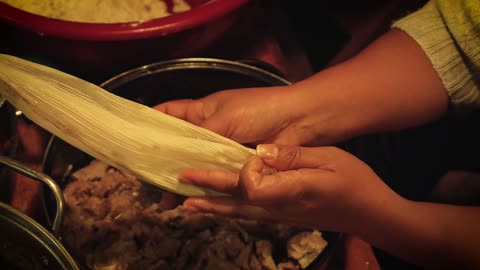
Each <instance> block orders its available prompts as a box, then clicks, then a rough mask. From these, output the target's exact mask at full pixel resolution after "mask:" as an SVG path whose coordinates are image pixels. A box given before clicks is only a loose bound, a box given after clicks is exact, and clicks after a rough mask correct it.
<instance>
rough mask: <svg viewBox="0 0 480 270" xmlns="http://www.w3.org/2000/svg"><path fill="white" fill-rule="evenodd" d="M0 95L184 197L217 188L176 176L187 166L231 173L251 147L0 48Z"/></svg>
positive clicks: (89, 149) (64, 135)
mask: <svg viewBox="0 0 480 270" xmlns="http://www.w3.org/2000/svg"><path fill="white" fill-rule="evenodd" d="M0 95H2V96H4V97H6V98H7V100H8V101H9V102H10V103H12V104H13V105H14V106H15V107H16V108H17V109H18V110H21V111H22V112H23V113H25V115H26V116H27V117H28V118H30V119H31V120H32V121H33V122H35V123H36V124H38V125H39V126H41V127H42V128H44V129H46V130H48V131H49V132H51V133H52V134H54V135H56V136H58V137H59V138H61V139H62V140H64V141H66V142H67V143H69V144H71V145H73V146H75V147H76V148H78V149H80V150H82V151H84V152H85V153H87V154H89V155H91V156H92V157H94V158H96V159H99V160H102V161H104V162H106V163H108V164H110V165H111V166H114V167H115V168H117V169H119V170H122V171H125V172H127V173H131V174H133V175H135V176H136V177H138V178H139V179H141V180H144V181H147V182H150V183H152V184H154V185H156V186H158V187H160V188H163V189H165V190H169V191H172V192H175V193H177V194H181V195H185V196H214V195H222V194H221V193H218V192H215V191H212V190H208V189H204V188H200V187H196V186H192V185H186V184H183V183H180V182H179V181H178V175H179V173H180V171H181V170H183V169H185V168H188V167H195V168H205V169H220V170H228V171H232V172H238V171H239V170H240V168H241V167H242V165H243V164H244V163H245V162H246V161H247V160H248V159H249V158H250V157H251V156H252V155H254V154H255V151H254V150H253V149H250V148H247V147H245V146H243V145H241V144H238V143H236V142H235V141H232V140H230V139H228V138H226V137H223V136H220V135H218V134H216V133H214V132H211V131H209V130H207V129H204V128H201V127H198V126H196V125H193V124H191V123H189V122H186V121H184V120H181V119H178V118H175V117H172V116H169V115H167V114H164V113H162V112H159V111H157V110H155V109H152V108H150V107H147V106H144V105H142V104H139V103H136V102H133V101H130V100H127V99H125V98H122V97H119V96H117V95H114V94H112V93H110V92H108V91H106V90H104V89H102V88H101V87H99V86H97V85H95V84H92V83H89V82H87V81H84V80H82V79H79V78H77V77H74V76H71V75H69V74H66V73H64V72H61V71H59V70H56V69H53V68H50V67H47V66H44V65H40V64H36V63H33V62H30V61H27V60H23V59H21V58H18V57H14V56H10V55H5V54H0Z"/></svg>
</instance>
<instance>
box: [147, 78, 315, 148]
mask: <svg viewBox="0 0 480 270" xmlns="http://www.w3.org/2000/svg"><path fill="white" fill-rule="evenodd" d="M300 99H301V97H300V96H299V95H297V93H296V91H295V92H294V91H293V90H292V89H290V88H289V87H288V86H281V87H268V88H267V87H265V88H249V89H234V90H224V91H220V92H216V93H213V94H211V95H209V96H206V97H204V98H201V99H197V100H192V99H183V100H174V101H169V102H165V103H162V104H159V105H157V106H155V107H154V108H155V109H157V110H160V111H162V112H164V113H167V114H169V115H172V116H175V117H177V118H180V119H183V120H186V121H189V122H191V123H193V124H195V125H198V126H201V127H204V128H207V129H209V130H211V131H214V132H216V133H218V134H220V135H223V136H226V137H228V138H230V139H232V140H235V141H237V142H239V143H245V144H247V143H252V144H257V143H265V142H269V143H279V144H290V145H299V144H304V143H308V142H309V140H310V139H309V138H311V137H312V136H313V134H312V132H311V130H309V129H308V127H306V126H304V125H303V123H302V121H301V119H302V118H303V117H304V114H305V113H304V112H302V110H301V108H302V104H303V103H302V100H300Z"/></svg>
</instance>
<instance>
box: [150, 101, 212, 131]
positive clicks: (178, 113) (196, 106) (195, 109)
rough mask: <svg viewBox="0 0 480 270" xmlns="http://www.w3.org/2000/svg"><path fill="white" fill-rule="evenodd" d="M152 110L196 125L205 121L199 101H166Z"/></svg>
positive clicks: (201, 104)
mask: <svg viewBox="0 0 480 270" xmlns="http://www.w3.org/2000/svg"><path fill="white" fill-rule="evenodd" d="M153 108H154V109H156V110H159V111H161V112H163V113H166V114H168V115H171V116H174V117H177V118H180V119H183V120H186V121H189V122H191V123H193V124H197V125H198V124H200V123H201V122H202V121H204V120H205V117H204V114H203V103H202V102H200V101H199V100H193V99H179V100H173V101H167V102H164V103H161V104H158V105H156V106H154V107H153Z"/></svg>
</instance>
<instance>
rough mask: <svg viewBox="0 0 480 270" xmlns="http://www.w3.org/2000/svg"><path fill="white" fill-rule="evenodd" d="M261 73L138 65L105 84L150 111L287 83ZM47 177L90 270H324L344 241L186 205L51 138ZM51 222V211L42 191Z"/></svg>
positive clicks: (183, 62) (222, 66) (208, 63)
mask: <svg viewBox="0 0 480 270" xmlns="http://www.w3.org/2000/svg"><path fill="white" fill-rule="evenodd" d="M288 84H289V82H288V81H287V80H285V79H284V78H283V77H281V76H279V75H277V74H275V73H273V72H270V71H267V70H266V69H263V68H259V67H256V66H253V65H251V64H245V63H242V62H236V61H226V60H220V59H207V58H187V59H177V60H171V61H163V62H159V63H155V64H151V65H145V66H141V67H139V68H135V69H132V70H129V71H127V72H124V73H122V74H120V75H118V76H115V77H114V78H112V79H110V80H108V81H106V82H105V83H103V84H102V85H101V86H102V87H103V88H104V89H106V90H108V91H111V92H112V93H115V94H117V95H120V96H122V97H124V98H127V99H129V100H133V101H136V102H138V103H142V104H144V105H147V106H150V107H151V106H154V105H157V104H159V103H161V102H164V101H167V100H172V99H179V98H199V97H202V96H205V95H208V94H210V93H213V92H216V91H219V90H222V89H233V88H246V87H259V86H275V85H288ZM43 172H44V173H46V174H48V175H50V176H51V177H52V178H53V179H54V180H55V181H56V182H57V183H58V184H59V185H60V187H61V188H62V190H63V195H64V197H65V206H66V207H65V208H66V209H65V215H64V223H63V226H62V229H61V232H62V241H63V243H64V245H65V247H66V248H67V250H69V251H70V252H71V254H72V255H73V256H74V257H75V258H76V260H77V262H78V263H79V264H80V265H82V266H83V267H84V268H86V269H325V268H324V267H326V266H327V265H328V262H329V259H330V258H331V256H332V254H334V252H335V250H336V246H337V244H338V242H339V240H340V238H341V235H340V234H338V233H335V232H320V231H318V230H315V229H311V228H302V227H297V226H291V225H286V224H276V223H268V222H258V221H249V220H241V219H230V218H225V217H220V216H214V215H207V214H201V213H197V212H192V211H188V210H186V209H184V208H183V207H182V206H181V204H182V202H183V200H184V199H185V198H184V197H182V196H179V195H175V194H172V193H169V192H167V191H164V190H161V189H159V188H158V187H155V186H152V185H149V184H147V183H144V182H141V181H139V180H138V179H137V178H135V177H134V176H132V175H129V174H128V173H125V172H122V171H120V170H117V169H116V168H113V167H111V166H109V165H107V164H106V163H104V162H102V161H100V160H96V159H94V158H92V157H91V156H89V155H88V154H86V153H84V152H82V151H80V150H78V149H76V148H74V147H73V146H71V145H69V144H67V143H66V142H64V141H62V140H61V139H59V138H58V137H55V136H52V138H51V140H50V142H49V146H48V148H47V150H46V153H45V158H44V162H43ZM43 195H44V198H43V202H44V206H45V207H44V208H45V210H46V214H47V220H51V216H52V214H53V213H54V210H55V206H54V205H53V201H54V200H53V199H52V198H51V197H52V194H51V192H49V191H48V190H46V191H45V192H44V193H43Z"/></svg>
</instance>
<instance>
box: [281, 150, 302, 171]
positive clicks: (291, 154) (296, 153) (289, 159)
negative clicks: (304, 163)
mask: <svg viewBox="0 0 480 270" xmlns="http://www.w3.org/2000/svg"><path fill="white" fill-rule="evenodd" d="M281 152H283V153H280V154H279V155H280V157H282V159H283V160H285V161H286V163H287V166H288V167H289V168H293V167H295V166H296V165H297V164H298V162H299V160H300V158H301V156H302V149H301V148H300V147H290V148H285V149H283V150H281Z"/></svg>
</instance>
